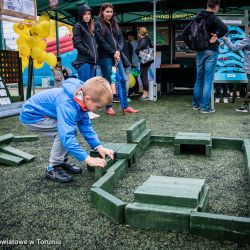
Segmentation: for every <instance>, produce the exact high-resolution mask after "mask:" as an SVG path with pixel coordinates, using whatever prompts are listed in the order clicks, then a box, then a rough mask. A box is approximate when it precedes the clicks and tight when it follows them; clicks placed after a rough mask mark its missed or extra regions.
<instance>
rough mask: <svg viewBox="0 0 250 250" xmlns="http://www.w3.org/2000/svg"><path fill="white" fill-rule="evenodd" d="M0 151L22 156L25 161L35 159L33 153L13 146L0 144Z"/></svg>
mask: <svg viewBox="0 0 250 250" xmlns="http://www.w3.org/2000/svg"><path fill="white" fill-rule="evenodd" d="M0 151H1V152H3V153H6V154H10V155H14V156H17V157H20V158H23V159H24V160H25V161H26V162H30V161H33V160H34V159H35V156H34V155H31V154H29V153H26V152H24V151H22V150H19V149H16V148H13V147H11V146H9V145H1V146H0Z"/></svg>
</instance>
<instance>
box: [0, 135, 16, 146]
mask: <svg viewBox="0 0 250 250" xmlns="http://www.w3.org/2000/svg"><path fill="white" fill-rule="evenodd" d="M13 138H14V135H13V134H5V135H1V136H0V145H1V144H9V143H10V142H11V141H12V139H13Z"/></svg>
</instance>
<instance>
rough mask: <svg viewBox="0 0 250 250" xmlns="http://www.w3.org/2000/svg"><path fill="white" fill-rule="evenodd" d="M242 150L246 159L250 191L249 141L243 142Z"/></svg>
mask: <svg viewBox="0 0 250 250" xmlns="http://www.w3.org/2000/svg"><path fill="white" fill-rule="evenodd" d="M243 149H244V152H245V157H246V168H247V182H248V186H249V189H250V141H249V140H248V139H245V140H244V141H243Z"/></svg>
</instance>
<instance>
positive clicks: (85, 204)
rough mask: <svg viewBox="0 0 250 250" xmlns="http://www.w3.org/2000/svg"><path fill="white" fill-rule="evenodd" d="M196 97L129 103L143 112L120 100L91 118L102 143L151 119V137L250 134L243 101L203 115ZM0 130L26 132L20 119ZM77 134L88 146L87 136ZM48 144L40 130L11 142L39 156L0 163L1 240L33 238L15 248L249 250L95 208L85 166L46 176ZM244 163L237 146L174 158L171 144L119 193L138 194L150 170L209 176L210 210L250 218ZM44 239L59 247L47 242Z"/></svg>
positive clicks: (148, 158) (156, 151)
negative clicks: (126, 220)
mask: <svg viewBox="0 0 250 250" xmlns="http://www.w3.org/2000/svg"><path fill="white" fill-rule="evenodd" d="M191 99H192V96H191V95H185V96H181V95H175V96H165V97H162V98H160V100H159V101H157V102H155V103H154V102H138V101H133V102H132V103H131V106H133V107H134V108H138V109H140V113H138V114H126V115H125V116H123V115H122V113H121V110H120V108H119V105H117V104H116V105H115V109H116V110H117V111H118V112H117V115H116V116H115V117H110V116H107V115H105V114H104V112H100V114H101V117H100V118H98V119H95V120H93V127H94V129H95V130H96V132H97V133H98V134H99V136H100V139H101V140H103V141H110V142H111V141H112V142H125V141H126V131H125V130H126V129H127V128H128V127H129V126H131V125H132V124H133V123H134V122H135V121H137V120H139V119H141V118H145V119H146V122H147V128H149V129H151V130H152V134H153V135H173V134H175V133H177V132H207V133H211V134H212V136H218V137H219V136H222V137H237V138H250V126H249V123H250V116H249V114H248V113H236V112H235V111H234V109H235V108H236V107H238V106H239V105H240V101H239V100H237V101H236V103H229V104H219V105H216V106H215V108H216V112H215V113H213V114H201V113H200V112H199V111H194V110H192V106H191ZM0 131H1V132H0V134H1V135H2V134H6V133H13V134H14V135H25V134H29V132H28V131H27V130H26V129H25V128H24V127H22V125H20V123H19V121H18V117H12V118H7V119H2V120H0ZM79 139H80V141H81V143H82V144H83V145H84V147H85V146H86V143H85V141H84V140H83V139H82V138H80V137H79ZM51 144H52V140H51V139H48V138H46V137H43V136H40V135H39V140H38V141H35V142H22V143H21V142H19V143H11V145H12V146H14V147H16V148H18V149H21V150H24V151H25V152H28V153H30V154H33V155H35V156H36V160H35V161H34V162H31V163H28V164H24V165H21V166H18V167H7V166H3V165H0V189H1V194H0V197H1V201H0V240H2V239H9V240H12V239H14V240H27V241H30V240H33V241H34V245H28V246H21V245H18V246H16V247H15V249H27V248H29V249H119V250H120V249H143V250H144V249H150V250H151V249H214V250H217V249H239V248H241V249H249V248H250V245H240V244H237V243H235V242H227V241H225V242H218V241H214V240H209V239H206V238H203V237H199V236H194V235H190V234H181V233H168V232H164V231H156V230H141V229H137V228H132V227H128V226H126V225H124V224H115V223H114V222H112V221H111V220H110V219H108V218H107V217H105V216H104V215H102V214H101V213H100V212H98V211H97V210H96V209H95V208H94V207H93V206H92V205H91V202H90V187H91V185H92V184H93V183H94V175H93V173H90V172H87V171H86V170H85V169H86V166H85V165H84V164H82V167H83V169H84V171H83V174H82V175H80V176H75V177H74V182H72V183H70V184H59V183H55V182H52V181H47V180H45V178H44V169H45V167H46V166H47V164H48V158H49V153H50V147H51ZM72 161H74V159H72ZM74 162H75V161H74ZM78 164H79V165H81V164H80V163H78ZM245 164H246V163H245V160H244V155H243V153H242V152H239V151H234V150H220V149H217V150H214V151H213V152H212V157H211V158H206V157H204V156H200V155H195V156H192V155H182V156H173V148H171V147H170V148H168V147H159V146H152V147H150V148H149V149H148V150H147V154H145V155H143V156H142V157H141V158H139V159H138V162H137V164H136V165H135V166H134V167H133V168H132V169H130V172H128V173H127V174H126V175H125V178H124V179H123V180H121V181H120V182H119V183H118V185H117V187H116V189H115V194H116V195H117V196H118V197H119V198H122V199H123V200H124V201H126V202H132V200H133V191H134V190H135V188H136V187H137V186H138V185H140V184H141V183H142V182H143V181H144V180H145V179H147V177H148V176H149V175H150V174H158V175H170V176H183V177H191V178H205V179H206V182H207V183H208V185H209V186H210V190H211V193H210V194H209V197H210V201H211V202H210V207H209V211H210V212H213V213H225V214H229V215H237V216H247V205H249V204H247V203H249V200H250V195H249V190H248V188H247V179H246V170H245V168H244V166H245ZM217 190H218V192H217ZM38 239H40V241H39V242H38ZM45 240H48V241H49V242H47V243H58V244H51V245H48V244H47V245H46V242H45ZM53 240H54V241H57V242H52V241H53ZM43 243H44V244H43ZM1 248H2V246H1V245H0V249H1ZM10 249H11V248H10Z"/></svg>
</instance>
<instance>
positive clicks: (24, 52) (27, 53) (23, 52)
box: [19, 44, 30, 57]
mask: <svg viewBox="0 0 250 250" xmlns="http://www.w3.org/2000/svg"><path fill="white" fill-rule="evenodd" d="M19 52H20V53H21V55H22V56H23V57H29V56H30V48H29V47H28V45H27V44H23V45H21V46H20V47H19Z"/></svg>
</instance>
